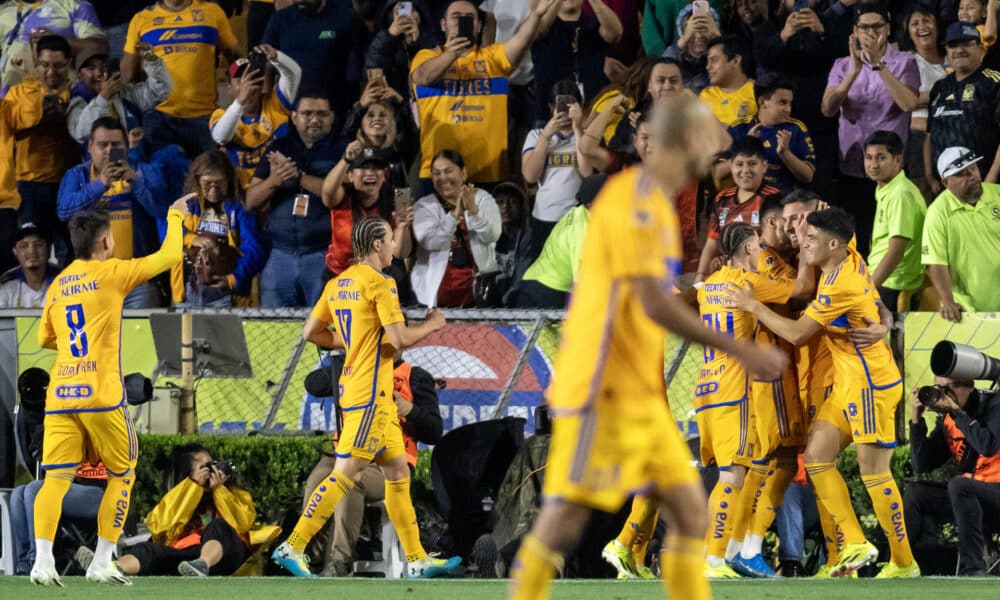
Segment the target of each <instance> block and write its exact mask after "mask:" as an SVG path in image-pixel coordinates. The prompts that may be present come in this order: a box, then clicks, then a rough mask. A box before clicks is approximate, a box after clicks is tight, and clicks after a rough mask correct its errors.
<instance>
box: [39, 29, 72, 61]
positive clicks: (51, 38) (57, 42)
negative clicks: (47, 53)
mask: <svg viewBox="0 0 1000 600" xmlns="http://www.w3.org/2000/svg"><path fill="white" fill-rule="evenodd" d="M42 50H51V51H53V52H62V53H63V56H65V57H66V58H67V60H68V59H69V58H71V57H72V56H73V49H72V48H70V46H69V42H67V41H66V38H64V37H63V36H61V35H47V36H45V37H43V38H42V39H40V40H38V46H36V48H35V55H36V56H39V55H41V53H42Z"/></svg>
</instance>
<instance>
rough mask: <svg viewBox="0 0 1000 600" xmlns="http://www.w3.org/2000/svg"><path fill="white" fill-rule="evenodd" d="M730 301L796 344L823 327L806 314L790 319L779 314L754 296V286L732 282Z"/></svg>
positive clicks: (810, 337) (809, 337) (807, 338)
mask: <svg viewBox="0 0 1000 600" xmlns="http://www.w3.org/2000/svg"><path fill="white" fill-rule="evenodd" d="M729 302H730V303H731V305H732V306H733V308H738V309H740V310H745V311H747V312H749V313H752V314H753V316H755V317H757V318H758V319H760V322H761V323H763V324H764V326H765V327H767V328H768V329H770V330H771V331H772V332H774V333H775V335H777V336H778V337H780V338H783V339H786V340H788V341H789V342H791V343H792V344H794V345H795V346H801V345H802V344H805V343H806V342H808V341H809V340H810V339H812V337H813V336H814V335H816V334H817V333H819V332H820V331H821V330H822V329H823V326H822V325H820V324H819V323H817V322H816V321H813V320H812V319H811V318H809V317H807V316H805V315H803V316H801V317H799V318H798V319H789V318H788V317H783V316H781V315H779V314H778V313H776V312H774V311H773V310H771V309H770V308H768V307H767V306H765V305H764V304H763V303H762V302H760V301H759V300H757V298H756V297H754V295H753V288H752V287H750V288H742V287H739V286H736V285H732V284H730V285H729Z"/></svg>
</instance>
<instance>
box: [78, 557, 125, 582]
mask: <svg viewBox="0 0 1000 600" xmlns="http://www.w3.org/2000/svg"><path fill="white" fill-rule="evenodd" d="M87 581H92V582H94V583H107V584H108V585H126V586H128V585H132V580H131V579H129V578H128V577H126V576H125V574H124V573H122V570H121V569H119V568H118V563H116V562H114V561H112V562H109V563H105V564H103V565H99V564H97V563H90V566H89V567H87Z"/></svg>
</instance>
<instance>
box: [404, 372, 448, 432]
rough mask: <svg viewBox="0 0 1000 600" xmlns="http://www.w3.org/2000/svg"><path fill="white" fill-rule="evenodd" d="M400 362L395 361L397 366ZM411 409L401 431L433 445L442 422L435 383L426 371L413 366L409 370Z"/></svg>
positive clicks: (442, 428) (440, 429) (441, 427)
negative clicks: (411, 395) (411, 393)
mask: <svg viewBox="0 0 1000 600" xmlns="http://www.w3.org/2000/svg"><path fill="white" fill-rule="evenodd" d="M399 364H400V363H396V366H397V367H398V366H399ZM410 391H412V392H413V410H411V411H410V414H408V415H406V422H405V423H403V432H404V433H405V434H406V435H408V436H410V437H412V438H413V439H415V440H417V441H418V442H420V443H421V444H428V445H433V444H436V443H438V441H439V440H440V439H441V434H442V432H443V430H444V423H443V422H442V420H441V408H440V407H439V406H438V398H437V384H435V383H434V378H433V377H431V374H430V373H428V372H427V371H425V370H423V369H421V368H420V367H417V366H414V367H413V370H412V371H410Z"/></svg>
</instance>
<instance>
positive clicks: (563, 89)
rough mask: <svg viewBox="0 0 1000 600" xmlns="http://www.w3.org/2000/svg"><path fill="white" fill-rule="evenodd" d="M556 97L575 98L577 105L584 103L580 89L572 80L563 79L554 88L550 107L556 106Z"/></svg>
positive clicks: (550, 98) (550, 95) (550, 94)
mask: <svg viewBox="0 0 1000 600" xmlns="http://www.w3.org/2000/svg"><path fill="white" fill-rule="evenodd" d="M556 96H573V99H574V100H576V103H577V104H580V103H581V102H583V98H582V97H581V96H580V87H579V86H578V85H576V82H575V81H573V80H572V79H561V80H559V81H557V82H556V83H555V85H553V86H552V91H551V92H550V93H549V105H550V106H555V105H556Z"/></svg>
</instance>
